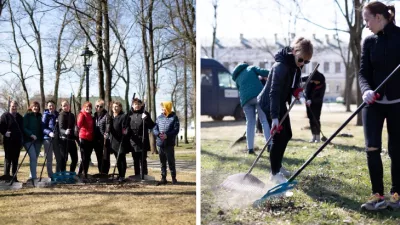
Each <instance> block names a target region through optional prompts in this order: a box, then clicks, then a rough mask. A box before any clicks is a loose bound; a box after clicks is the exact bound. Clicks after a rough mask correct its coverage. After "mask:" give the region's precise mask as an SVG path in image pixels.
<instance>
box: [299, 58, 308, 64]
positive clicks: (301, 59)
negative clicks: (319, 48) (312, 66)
mask: <svg viewBox="0 0 400 225" xmlns="http://www.w3.org/2000/svg"><path fill="white" fill-rule="evenodd" d="M297 62H299V63H302V62H304V64H309V63H310V61H309V60H304V59H303V58H299V59H298V60H297Z"/></svg>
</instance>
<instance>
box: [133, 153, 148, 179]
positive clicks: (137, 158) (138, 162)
mask: <svg viewBox="0 0 400 225" xmlns="http://www.w3.org/2000/svg"><path fill="white" fill-rule="evenodd" d="M132 158H133V168H134V170H135V175H141V173H140V168H141V167H142V152H135V150H134V149H132ZM143 174H144V175H147V174H148V170H147V151H144V156H143Z"/></svg>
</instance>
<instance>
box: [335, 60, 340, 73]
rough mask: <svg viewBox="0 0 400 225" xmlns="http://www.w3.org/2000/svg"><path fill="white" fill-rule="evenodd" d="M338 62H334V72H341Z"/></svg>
mask: <svg viewBox="0 0 400 225" xmlns="http://www.w3.org/2000/svg"><path fill="white" fill-rule="evenodd" d="M340 69H341V67H340V62H335V73H341V71H340Z"/></svg>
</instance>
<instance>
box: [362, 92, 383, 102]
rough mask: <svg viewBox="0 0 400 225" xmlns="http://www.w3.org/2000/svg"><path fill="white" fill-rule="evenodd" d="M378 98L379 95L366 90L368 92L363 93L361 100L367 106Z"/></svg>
mask: <svg viewBox="0 0 400 225" xmlns="http://www.w3.org/2000/svg"><path fill="white" fill-rule="evenodd" d="M379 97H380V95H379V94H378V93H375V92H374V91H372V90H368V91H366V92H364V94H363V96H362V99H363V101H364V102H366V103H367V104H373V103H374V102H375V101H376V99H378V98H379Z"/></svg>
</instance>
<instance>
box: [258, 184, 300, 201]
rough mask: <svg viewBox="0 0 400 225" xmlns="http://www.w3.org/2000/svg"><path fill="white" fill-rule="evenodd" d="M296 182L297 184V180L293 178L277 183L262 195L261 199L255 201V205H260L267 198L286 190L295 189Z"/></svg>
mask: <svg viewBox="0 0 400 225" xmlns="http://www.w3.org/2000/svg"><path fill="white" fill-rule="evenodd" d="M296 184H297V181H295V180H293V181H287V182H285V183H282V184H278V185H276V186H275V187H273V188H271V189H269V190H268V192H267V193H266V194H265V195H264V196H262V197H261V198H260V199H258V200H256V201H255V202H254V203H253V206H254V207H258V206H260V205H261V204H262V203H263V202H264V201H265V200H266V199H268V198H270V197H272V196H274V195H278V194H281V193H285V192H286V191H288V190H290V189H293V188H294V186H296Z"/></svg>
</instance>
